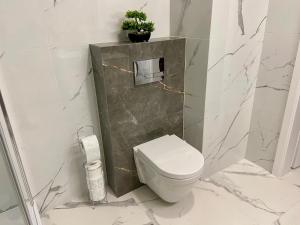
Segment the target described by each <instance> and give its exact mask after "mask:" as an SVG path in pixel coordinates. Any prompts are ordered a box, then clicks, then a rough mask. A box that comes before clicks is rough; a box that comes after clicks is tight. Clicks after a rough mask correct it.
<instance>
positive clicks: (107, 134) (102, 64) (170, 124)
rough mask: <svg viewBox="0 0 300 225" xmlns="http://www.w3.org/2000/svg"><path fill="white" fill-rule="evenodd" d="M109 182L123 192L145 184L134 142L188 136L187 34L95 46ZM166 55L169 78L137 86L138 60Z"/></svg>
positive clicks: (98, 92) (165, 76) (94, 62)
mask: <svg viewBox="0 0 300 225" xmlns="http://www.w3.org/2000/svg"><path fill="white" fill-rule="evenodd" d="M90 50H91V56H92V64H93V70H94V78H95V86H96V94H97V99H98V109H99V116H100V123H101V131H102V138H103V144H104V151H105V159H106V165H107V174H108V183H109V185H110V186H111V187H112V189H113V191H114V193H115V194H116V195H117V196H120V195H123V194H125V193H127V192H129V191H131V190H133V189H135V188H137V187H139V186H140V183H139V180H138V177H137V172H136V168H135V163H134V159H133V149H132V148H133V147H134V146H136V145H139V144H141V143H144V142H146V141H149V140H152V139H154V138H157V137H160V136H162V135H165V134H176V135H177V136H179V137H182V136H183V99H184V94H185V93H184V68H185V39H183V38H162V39H154V40H152V41H150V42H149V43H135V44H132V43H107V44H94V45H91V46H90ZM160 57H164V62H165V66H164V71H165V75H164V79H163V80H162V81H159V82H154V83H150V84H145V85H139V86H135V85H134V74H133V62H134V61H136V60H146V59H153V58H160Z"/></svg>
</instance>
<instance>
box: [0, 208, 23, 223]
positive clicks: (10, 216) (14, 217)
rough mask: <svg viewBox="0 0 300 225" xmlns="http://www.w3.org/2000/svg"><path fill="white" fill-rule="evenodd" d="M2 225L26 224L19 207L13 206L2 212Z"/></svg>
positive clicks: (0, 219) (0, 220)
mask: <svg viewBox="0 0 300 225" xmlns="http://www.w3.org/2000/svg"><path fill="white" fill-rule="evenodd" d="M0 224H1V225H26V224H25V219H24V217H23V214H22V212H21V210H20V209H19V207H15V208H12V209H10V210H8V211H6V212H3V213H0Z"/></svg>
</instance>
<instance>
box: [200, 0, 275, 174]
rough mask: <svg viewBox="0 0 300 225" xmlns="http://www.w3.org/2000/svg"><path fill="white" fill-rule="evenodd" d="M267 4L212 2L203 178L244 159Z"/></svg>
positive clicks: (262, 2)
mask: <svg viewBox="0 0 300 225" xmlns="http://www.w3.org/2000/svg"><path fill="white" fill-rule="evenodd" d="M268 3H269V1H268V0H266V1H258V0H257V1H233V0H232V1H226V3H225V2H223V1H214V2H213V10H212V23H211V33H210V46H209V47H210V50H209V51H210V52H209V60H208V73H207V85H206V90H207V91H206V102H205V114H204V135H203V154H204V156H205V159H206V164H205V169H204V175H205V176H207V175H209V174H212V173H214V172H216V171H218V170H220V169H222V168H224V167H226V166H228V165H230V164H232V163H234V162H235V161H237V160H239V159H242V158H244V156H245V152H246V147H247V141H248V136H249V129H250V120H251V111H252V106H253V96H254V92H255V86H256V79H257V72H258V68H259V63H260V57H261V51H262V41H263V38H264V29H265V23H266V15H267V8H268Z"/></svg>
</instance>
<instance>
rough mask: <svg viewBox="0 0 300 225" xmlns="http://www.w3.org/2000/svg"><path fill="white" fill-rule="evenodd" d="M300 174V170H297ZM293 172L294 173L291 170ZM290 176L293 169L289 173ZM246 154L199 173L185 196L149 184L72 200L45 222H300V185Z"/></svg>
mask: <svg viewBox="0 0 300 225" xmlns="http://www.w3.org/2000/svg"><path fill="white" fill-rule="evenodd" d="M299 174H300V173H299ZM289 175H290V174H289ZM290 176H291V175H290ZM293 177H294V178H292V177H287V178H276V177H274V176H273V175H271V174H270V173H269V172H267V171H266V170H264V169H262V168H261V167H258V166H257V165H255V164H253V163H251V162H249V161H247V160H242V161H240V162H239V163H236V164H234V165H232V166H230V167H228V168H226V169H224V170H222V171H220V172H218V173H216V174H214V175H213V176H211V177H210V178H209V179H201V180H199V182H198V183H197V184H196V185H195V187H194V188H193V191H192V192H191V193H190V194H189V195H188V196H187V197H186V198H185V199H183V200H182V201H180V202H178V203H176V204H168V203H166V202H163V201H162V200H160V199H159V198H158V197H157V196H156V194H154V193H153V192H152V191H151V190H150V189H149V188H148V187H147V186H143V187H141V188H139V189H137V190H135V191H133V192H130V193H128V194H126V195H124V196H122V197H120V198H116V197H114V196H113V195H112V194H110V193H108V197H107V203H104V204H102V205H99V206H94V207H93V206H90V205H89V204H88V203H85V202H70V203H67V204H65V205H62V206H61V207H57V208H55V209H53V210H51V211H49V212H48V213H47V216H46V217H44V218H43V222H44V225H65V224H68V225H77V224H78V225H79V224H83V223H84V224H89V225H94V224H95V225H96V224H100V223H101V224H105V225H120V224H122V225H123V224H124V225H127V224H128V225H129V224H130V225H135V224H137V225H150V224H152V225H202V224H205V225H220V224H222V225H256V224H257V225H260V224H263V225H268V224H270V225H272V224H275V225H278V224H284V225H285V224H287V225H297V224H296V222H294V223H293V221H295V220H296V221H299V215H298V214H299V212H300V188H299V187H298V186H296V185H294V182H295V181H293V179H299V175H298V174H297V175H293Z"/></svg>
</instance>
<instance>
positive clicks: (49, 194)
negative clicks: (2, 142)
mask: <svg viewBox="0 0 300 225" xmlns="http://www.w3.org/2000/svg"><path fill="white" fill-rule="evenodd" d="M157 4H159V5H160V7H159V8H157ZM140 8H143V10H144V11H145V12H146V13H147V14H148V16H149V18H150V19H151V20H153V21H154V22H155V23H156V30H155V31H154V32H153V37H161V36H169V34H170V29H169V28H170V25H169V12H170V1H169V0H163V1H158V0H154V1H129V0H126V1H122V2H120V1H110V0H91V1H89V2H88V3H87V2H86V1H84V0H75V1H66V0H42V1H40V0H29V1H26V2H22V3H20V2H19V1H15V0H12V1H9V2H7V1H2V0H0V33H1V35H0V71H1V73H0V76H2V77H1V78H2V79H1V81H2V80H3V82H1V83H0V88H1V90H3V88H4V89H5V93H4V95H5V96H6V98H5V100H6V101H8V104H9V105H10V106H11V107H10V108H11V109H12V110H10V112H9V114H10V116H11V120H12V123H13V125H14V130H15V133H16V134H18V137H19V138H18V140H19V141H18V144H19V147H20V149H21V155H22V158H23V161H24V164H25V165H26V173H27V176H28V180H29V183H30V187H31V190H32V193H33V195H34V196H35V200H36V201H37V203H38V206H39V208H40V210H41V211H42V212H43V213H44V214H45V213H46V211H47V210H48V209H50V208H52V207H53V206H55V205H57V204H62V203H64V202H66V201H70V200H72V199H78V198H80V199H81V198H85V199H87V197H88V196H87V188H86V181H85V177H84V176H85V175H84V170H83V168H82V163H83V162H82V160H83V158H82V155H81V152H80V150H79V146H78V140H77V134H76V132H77V130H78V129H79V128H80V127H82V126H86V125H93V126H95V132H96V134H97V135H98V137H99V139H101V138H100V137H101V135H100V129H99V120H98V114H97V107H96V97H95V91H94V80H93V73H92V70H91V64H90V59H89V51H88V44H89V43H95V42H108V41H117V40H118V39H120V38H124V36H122V35H120V22H121V18H122V17H123V16H124V13H125V12H126V10H128V9H140ZM90 133H91V130H90V129H88V128H86V129H84V130H83V132H82V135H88V134H90ZM100 142H101V140H100ZM62 165H63V166H62ZM58 171H59V172H58Z"/></svg>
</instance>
